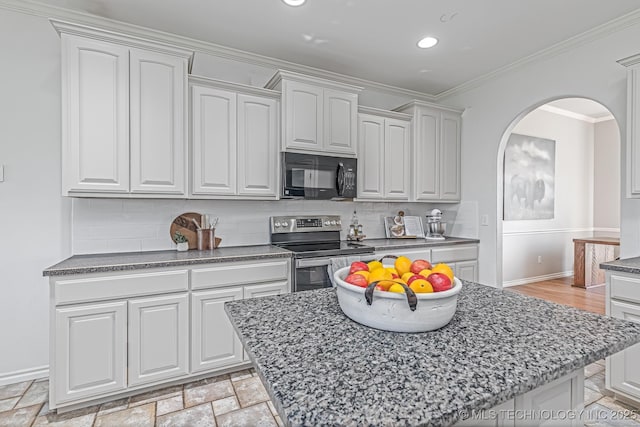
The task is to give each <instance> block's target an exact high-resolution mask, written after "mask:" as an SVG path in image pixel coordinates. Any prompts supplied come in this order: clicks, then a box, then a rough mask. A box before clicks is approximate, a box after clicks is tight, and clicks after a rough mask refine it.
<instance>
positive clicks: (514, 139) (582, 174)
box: [496, 96, 620, 286]
mask: <svg viewBox="0 0 640 427" xmlns="http://www.w3.org/2000/svg"><path fill="white" fill-rule="evenodd" d="M518 138H519V140H518ZM619 150H620V129H619V126H618V123H617V121H616V120H615V118H614V117H613V116H612V115H611V113H610V112H609V110H608V109H607V108H606V107H605V106H604V105H602V104H601V103H599V102H597V101H594V100H590V99H586V98H583V97H570V96H566V97H558V98H554V99H550V100H545V101H543V102H540V103H539V104H536V105H533V106H531V107H530V108H528V109H527V110H525V111H523V112H522V113H521V114H519V115H518V117H516V118H515V119H514V120H513V122H512V123H511V124H510V126H509V128H508V129H507V130H506V132H505V133H504V135H503V137H502V140H501V142H500V147H499V150H498V174H497V183H498V185H497V187H498V206H497V218H498V224H497V245H496V247H497V252H498V253H497V257H496V259H497V261H498V262H497V263H496V264H497V271H496V277H497V278H498V280H497V283H499V284H501V285H504V286H515V285H520V284H525V283H531V282H536V281H540V280H547V279H552V278H558V277H565V276H568V275H571V274H572V271H573V249H572V240H573V238H581V237H591V236H593V235H603V234H605V235H606V234H609V235H611V234H613V235H616V234H617V235H619V227H620V225H619V224H620V214H619V212H620V191H619V189H620V151H619ZM505 153H506V154H507V159H506V160H505ZM545 159H546V160H545ZM543 160H545V161H546V163H545V162H544V161H543ZM549 163H552V164H553V168H552V169H549ZM514 165H516V167H514ZM518 165H519V166H518ZM549 171H551V172H549ZM543 175H544V176H543ZM505 179H507V181H505Z"/></svg>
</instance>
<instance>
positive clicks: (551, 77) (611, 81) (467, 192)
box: [442, 24, 640, 286]
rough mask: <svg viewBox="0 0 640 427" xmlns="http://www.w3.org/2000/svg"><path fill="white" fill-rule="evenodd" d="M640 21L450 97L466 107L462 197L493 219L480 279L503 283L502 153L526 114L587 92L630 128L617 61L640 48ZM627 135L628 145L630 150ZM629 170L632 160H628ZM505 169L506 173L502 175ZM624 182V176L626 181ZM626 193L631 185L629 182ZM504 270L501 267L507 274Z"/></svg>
mask: <svg viewBox="0 0 640 427" xmlns="http://www.w3.org/2000/svg"><path fill="white" fill-rule="evenodd" d="M637 40H640V25H638V24H636V25H633V26H629V27H626V28H625V29H623V30H620V31H618V32H613V33H609V34H608V35H603V36H601V37H599V38H597V39H596V40H594V41H591V42H587V43H585V44H583V45H581V46H578V47H575V48H573V49H569V50H566V51H562V52H558V53H556V54H555V55H553V56H550V57H549V58H547V59H544V60H539V61H537V62H533V63H529V64H526V65H522V66H520V67H516V68H513V69H511V70H510V71H509V72H508V73H505V74H499V75H496V76H495V77H493V78H492V79H490V80H487V81H483V82H478V83H476V85H475V86H472V87H470V88H469V89H468V90H466V91H464V92H458V93H454V94H451V95H449V96H448V97H446V98H445V99H443V100H442V101H443V102H445V103H447V104H451V105H458V106H461V107H465V108H466V111H465V113H464V115H463V127H462V132H463V135H462V171H463V178H462V199H463V201H464V202H466V203H469V204H472V203H477V205H478V212H479V214H480V215H484V214H486V215H489V217H490V221H489V226H486V227H480V230H479V238H480V260H479V262H480V282H482V283H486V284H490V285H496V286H499V285H500V284H501V282H502V278H501V277H500V276H501V272H502V265H501V264H502V259H501V256H502V248H501V246H502V239H501V237H500V239H498V236H501V234H502V232H501V230H500V228H501V225H502V222H501V221H499V216H498V212H499V210H498V209H499V206H498V188H499V181H498V176H499V174H498V171H499V170H500V167H501V166H502V163H501V162H502V160H499V156H498V153H501V151H500V146H501V144H504V143H506V138H504V137H505V134H506V135H507V136H508V134H509V133H510V131H511V130H512V126H513V124H514V123H515V122H517V120H518V119H519V118H521V117H522V116H524V115H525V114H526V113H528V112H530V111H531V110H532V109H533V108H535V107H538V106H539V105H542V104H544V103H546V102H549V101H552V100H554V99H558V98H565V97H585V98H589V99H593V100H595V101H598V102H600V103H601V104H603V105H604V106H606V107H607V108H608V109H609V110H610V111H611V112H612V114H613V115H614V117H615V118H616V119H617V120H618V124H619V127H620V129H626V70H625V68H624V67H622V66H620V65H619V64H617V63H616V60H618V59H621V58H625V57H628V56H631V55H633V54H636V53H638V52H640V44H638V43H637ZM624 138H625V137H624V135H622V136H621V150H622V151H621V152H624V149H625V146H626V145H625V140H624ZM620 173H621V176H624V174H625V165H624V164H621V168H620ZM500 175H501V174H500ZM621 186H622V187H624V181H622V185H621ZM621 192H622V193H623V192H624V188H621ZM620 238H621V256H623V257H630V256H637V255H639V254H640V200H633V199H625V198H622V199H621V236H620ZM499 272H500V273H499Z"/></svg>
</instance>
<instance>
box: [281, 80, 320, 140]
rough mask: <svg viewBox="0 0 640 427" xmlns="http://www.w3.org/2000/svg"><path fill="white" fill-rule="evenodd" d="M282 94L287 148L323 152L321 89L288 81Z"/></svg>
mask: <svg viewBox="0 0 640 427" xmlns="http://www.w3.org/2000/svg"><path fill="white" fill-rule="evenodd" d="M283 92H284V105H283V106H282V108H283V109H284V111H285V113H284V146H285V148H297V149H301V150H312V151H316V152H317V151H322V148H323V144H322V138H323V134H322V132H323V127H322V121H323V91H322V88H320V87H317V86H312V85H308V84H305V83H299V82H292V81H286V82H284V83H283Z"/></svg>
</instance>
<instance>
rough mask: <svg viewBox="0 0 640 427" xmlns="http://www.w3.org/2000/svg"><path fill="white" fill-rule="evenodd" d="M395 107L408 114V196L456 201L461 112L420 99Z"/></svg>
mask: <svg viewBox="0 0 640 427" xmlns="http://www.w3.org/2000/svg"><path fill="white" fill-rule="evenodd" d="M395 111H400V112H403V113H408V114H411V115H412V121H413V124H412V131H413V132H412V133H413V136H412V149H411V157H412V162H411V163H412V164H411V170H412V174H411V180H412V190H411V195H410V200H415V201H427V202H458V201H460V180H461V178H460V147H461V139H460V135H461V125H462V118H461V114H462V112H461V111H459V110H454V109H451V108H447V107H442V106H439V105H436V104H430V103H428V102H422V101H412V102H410V103H408V104H405V105H403V106H401V107H398V108H396V109H395Z"/></svg>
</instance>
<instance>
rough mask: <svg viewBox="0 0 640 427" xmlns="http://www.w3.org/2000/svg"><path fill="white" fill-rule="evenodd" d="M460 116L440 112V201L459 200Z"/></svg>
mask: <svg viewBox="0 0 640 427" xmlns="http://www.w3.org/2000/svg"><path fill="white" fill-rule="evenodd" d="M461 123H462V121H461V119H460V115H458V114H455V113H450V112H448V111H443V112H442V121H441V127H440V199H442V200H460V125H461Z"/></svg>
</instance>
